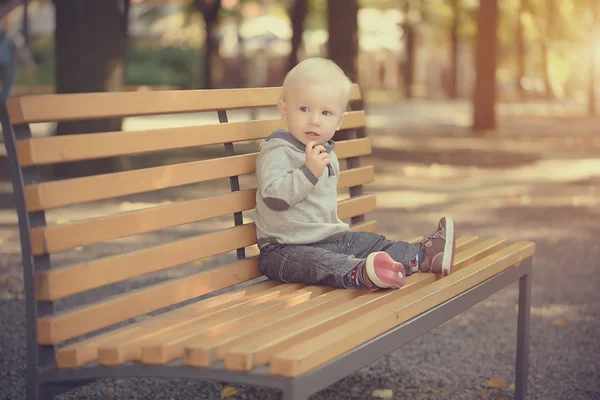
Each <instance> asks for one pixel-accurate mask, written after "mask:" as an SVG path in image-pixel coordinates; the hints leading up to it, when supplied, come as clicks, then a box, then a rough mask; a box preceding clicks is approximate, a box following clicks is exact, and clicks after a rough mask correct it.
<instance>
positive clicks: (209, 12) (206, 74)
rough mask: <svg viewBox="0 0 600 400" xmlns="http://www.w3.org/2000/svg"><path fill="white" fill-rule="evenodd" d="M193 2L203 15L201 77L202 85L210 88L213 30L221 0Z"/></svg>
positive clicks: (215, 45) (213, 43)
mask: <svg viewBox="0 0 600 400" xmlns="http://www.w3.org/2000/svg"><path fill="white" fill-rule="evenodd" d="M194 4H195V6H196V8H197V9H198V10H200V11H201V12H202V15H203V17H204V34H205V37H206V44H205V46H204V57H203V59H202V65H203V68H202V77H203V80H204V85H203V87H204V88H205V89H212V62H211V61H212V57H213V56H214V54H215V52H216V49H217V42H216V41H215V38H214V35H213V30H214V27H215V25H216V24H217V17H218V16H219V10H220V9H221V0H194Z"/></svg>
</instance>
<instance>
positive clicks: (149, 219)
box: [31, 166, 374, 255]
mask: <svg viewBox="0 0 600 400" xmlns="http://www.w3.org/2000/svg"><path fill="white" fill-rule="evenodd" d="M373 178H374V171H373V167H372V166H366V167H361V168H356V169H351V170H347V171H343V172H342V173H341V174H340V182H339V184H338V188H340V189H343V188H347V187H350V186H356V185H362V184H366V183H369V182H372V181H373ZM255 206H256V189H249V190H244V191H241V192H234V193H227V194H223V195H219V196H215V197H210V198H205V199H197V200H190V201H185V202H177V203H173V204H167V205H162V206H157V207H151V208H146V209H143V210H136V211H130V212H125V213H118V214H115V215H110V216H107V217H101V218H94V219H90V220H84V221H79V222H74V223H68V224H60V225H54V226H47V227H40V228H33V229H32V230H31V247H32V251H33V254H36V255H42V254H52V253H57V252H60V251H64V250H69V249H74V248H76V247H80V246H86V245H90V244H94V243H100V242H104V241H109V240H113V239H119V238H123V237H127V236H133V235H139V234H142V233H148V232H153V231H156V230H159V229H165V228H170V227H174V226H178V225H183V224H187V223H191V222H197V221H202V220H205V219H209V218H212V217H218V216H222V215H227V214H233V213H235V212H238V211H246V210H250V209H253V208H254V207H255Z"/></svg>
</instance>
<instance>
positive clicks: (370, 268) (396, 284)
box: [365, 251, 406, 289]
mask: <svg viewBox="0 0 600 400" xmlns="http://www.w3.org/2000/svg"><path fill="white" fill-rule="evenodd" d="M376 257H379V258H381V257H385V259H384V260H377V261H378V262H384V263H387V264H391V269H387V268H385V269H383V271H381V272H387V274H386V275H390V276H389V277H385V278H386V281H387V282H384V281H383V280H382V277H381V278H380V277H379V276H378V275H377V272H376V271H375V258H376ZM365 266H366V268H367V275H368V277H369V279H370V280H371V281H372V282H373V283H374V284H375V285H376V286H377V287H379V288H382V289H399V288H401V287H402V286H404V282H405V280H406V270H405V269H404V266H403V265H402V264H401V263H399V262H397V261H394V259H392V257H391V256H390V255H389V254H387V253H386V252H384V251H378V252H375V253H371V254H369V255H368V256H367V260H366V262H365ZM399 272H400V273H402V278H399V277H398V273H399Z"/></svg>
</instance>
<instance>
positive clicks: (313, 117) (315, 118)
mask: <svg viewBox="0 0 600 400" xmlns="http://www.w3.org/2000/svg"><path fill="white" fill-rule="evenodd" d="M320 122H321V117H320V115H319V114H318V113H312V114H311V115H310V123H311V124H314V125H319V123H320Z"/></svg>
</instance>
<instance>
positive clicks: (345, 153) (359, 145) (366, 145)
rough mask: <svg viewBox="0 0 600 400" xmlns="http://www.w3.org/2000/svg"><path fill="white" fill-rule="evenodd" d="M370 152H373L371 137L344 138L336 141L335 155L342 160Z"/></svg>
mask: <svg viewBox="0 0 600 400" xmlns="http://www.w3.org/2000/svg"><path fill="white" fill-rule="evenodd" d="M369 154H371V140H369V138H362V139H352V140H343V141H340V142H336V143H335V155H336V156H337V158H338V159H340V160H342V159H344V158H349V157H360V156H367V155H369Z"/></svg>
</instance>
